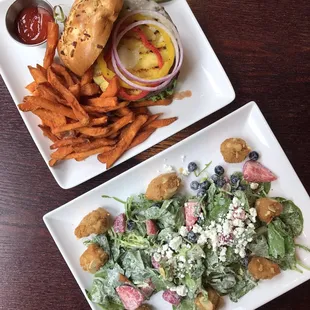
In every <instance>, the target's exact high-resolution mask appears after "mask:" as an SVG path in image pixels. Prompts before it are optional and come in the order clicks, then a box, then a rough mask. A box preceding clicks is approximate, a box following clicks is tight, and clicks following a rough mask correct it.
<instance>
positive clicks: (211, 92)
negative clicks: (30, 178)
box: [0, 0, 235, 189]
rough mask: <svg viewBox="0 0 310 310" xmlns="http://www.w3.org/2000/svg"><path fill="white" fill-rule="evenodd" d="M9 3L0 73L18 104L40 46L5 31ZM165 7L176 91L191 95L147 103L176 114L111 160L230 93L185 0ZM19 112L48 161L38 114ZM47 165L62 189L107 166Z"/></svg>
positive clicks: (2, 7) (0, 10) (2, 9)
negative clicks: (178, 59)
mask: <svg viewBox="0 0 310 310" xmlns="http://www.w3.org/2000/svg"><path fill="white" fill-rule="evenodd" d="M50 2H51V3H52V4H53V5H56V4H59V1H58V0H52V1H50ZM11 3H12V1H4V2H3V3H2V2H1V1H0V20H1V24H0V34H1V41H0V73H1V75H2V77H3V79H4V81H5V83H6V85H7V87H8V89H9V91H10V93H11V95H12V97H13V100H14V102H15V104H19V103H20V102H21V101H22V98H23V97H24V96H25V95H27V91H26V90H25V86H26V85H27V84H29V83H30V82H31V81H32V78H31V76H30V74H29V72H28V69H27V65H35V64H37V63H39V64H41V63H42V61H43V56H44V52H45V46H40V47H36V48H33V47H32V48H31V47H25V46H22V45H21V44H19V43H16V42H15V41H14V40H13V39H12V38H11V37H10V36H9V35H8V33H7V31H6V29H5V24H4V19H5V13H6V11H7V8H8V6H9V5H10V4H11ZM61 3H64V4H67V5H70V4H72V3H73V0H71V1H70V0H62V1H61ZM164 6H165V8H166V10H167V11H168V12H169V14H170V15H171V17H172V19H173V21H174V22H175V24H176V26H177V27H178V29H179V32H180V34H181V39H182V42H183V45H184V52H185V59H184V63H183V66H182V69H181V74H180V77H179V84H178V91H182V90H191V91H192V97H190V98H186V99H184V100H181V101H175V102H173V104H171V105H170V106H167V107H153V108H151V109H150V110H151V111H152V112H154V113H156V112H158V111H161V112H164V117H172V116H177V117H178V118H179V119H178V120H177V121H176V122H175V123H173V124H172V125H170V126H168V127H165V128H163V129H159V130H157V131H156V132H155V134H153V135H152V136H151V137H150V138H149V139H148V140H147V141H146V142H144V143H143V144H141V145H139V146H137V147H135V148H134V149H132V150H130V151H129V152H126V153H125V155H124V156H122V157H121V158H120V160H118V161H117V163H116V164H115V165H117V164H120V163H121V162H123V161H125V160H127V159H129V158H131V157H133V156H135V155H137V154H139V153H141V152H142V151H144V150H146V149H148V148H150V147H151V146H153V145H155V144H157V143H158V142H160V141H162V140H164V139H166V138H168V137H169V136H171V135H173V134H175V133H176V132H178V131H180V130H182V129H184V128H185V127H188V126H190V125H191V124H193V123H195V122H197V121H198V120H200V119H201V118H203V117H205V116H207V115H209V114H211V113H213V112H215V111H217V110H219V109H221V108H222V107H224V106H225V105H227V104H229V103H230V102H231V101H233V100H234V98H235V92H234V90H233V88H232V86H231V83H230V81H229V79H228V77H227V75H226V73H225V71H224V70H223V68H222V66H221V64H220V62H219V61H218V59H217V57H216V55H215V53H214V51H213V50H212V47H211V46H210V44H209V42H208V40H207V38H206V37H205V35H204V33H203V31H202V30H201V28H200V26H199V24H198V22H197V20H196V18H195V16H194V15H193V13H192V11H191V9H190V7H189V6H188V4H187V2H186V1H185V0H174V1H171V2H169V3H167V4H164ZM193 47H195V48H193ZM21 116H22V118H23V120H24V122H25V124H26V126H27V128H28V130H29V132H30V134H31V136H32V138H33V140H34V142H35V144H36V145H37V147H38V149H39V151H40V152H41V154H42V156H43V158H44V160H45V162H46V163H47V164H48V161H49V158H50V153H51V151H50V149H49V146H50V142H49V140H48V139H47V138H45V137H43V135H42V132H41V130H40V129H39V128H38V127H37V125H38V124H39V119H38V118H37V117H36V116H34V115H33V114H31V113H21ZM50 170H51V172H52V174H53V176H54V178H55V179H56V181H57V183H58V184H59V185H60V186H61V187H62V188H65V189H67V188H71V187H74V186H76V185H79V184H81V183H83V182H85V181H87V180H89V179H91V178H93V177H95V176H96V175H98V174H100V173H102V172H104V171H106V168H105V165H103V164H101V163H99V162H98V160H97V158H96V156H92V157H91V158H88V159H87V160H85V161H83V162H76V161H74V160H71V161H65V162H63V163H61V164H59V165H58V166H56V167H54V168H52V169H51V168H50Z"/></svg>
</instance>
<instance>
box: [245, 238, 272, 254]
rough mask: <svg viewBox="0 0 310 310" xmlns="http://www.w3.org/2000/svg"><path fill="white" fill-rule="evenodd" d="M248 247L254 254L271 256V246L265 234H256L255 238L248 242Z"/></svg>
mask: <svg viewBox="0 0 310 310" xmlns="http://www.w3.org/2000/svg"><path fill="white" fill-rule="evenodd" d="M247 249H248V250H250V251H251V253H252V254H254V255H257V256H261V257H265V258H269V247H268V243H267V240H266V238H265V236H264V235H256V237H255V238H254V240H253V241H252V242H251V243H248V245H247Z"/></svg>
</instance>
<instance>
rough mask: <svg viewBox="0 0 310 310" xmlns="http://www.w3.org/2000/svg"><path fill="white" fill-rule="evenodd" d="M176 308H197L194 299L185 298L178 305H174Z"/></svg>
mask: <svg viewBox="0 0 310 310" xmlns="http://www.w3.org/2000/svg"><path fill="white" fill-rule="evenodd" d="M173 309H174V310H196V309H197V308H196V306H195V301H194V300H193V299H189V298H184V299H182V300H181V303H180V304H179V305H178V306H173Z"/></svg>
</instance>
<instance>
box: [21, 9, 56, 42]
mask: <svg viewBox="0 0 310 310" xmlns="http://www.w3.org/2000/svg"><path fill="white" fill-rule="evenodd" d="M51 21H53V17H52V16H51V15H50V13H49V12H48V11H47V10H45V9H43V8H41V7H29V8H25V9H23V10H22V11H21V12H20V14H19V15H18V17H17V18H16V20H15V23H16V27H17V34H18V36H19V38H20V39H21V40H22V41H23V42H24V43H26V44H38V43H41V42H43V41H44V40H46V37H47V24H48V22H51Z"/></svg>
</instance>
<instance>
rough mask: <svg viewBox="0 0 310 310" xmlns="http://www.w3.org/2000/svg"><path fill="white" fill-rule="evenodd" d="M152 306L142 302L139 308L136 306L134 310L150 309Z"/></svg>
mask: <svg viewBox="0 0 310 310" xmlns="http://www.w3.org/2000/svg"><path fill="white" fill-rule="evenodd" d="M152 309H153V308H152V307H151V306H150V305H148V304H143V305H141V306H140V307H139V308H137V309H136V310H152Z"/></svg>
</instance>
